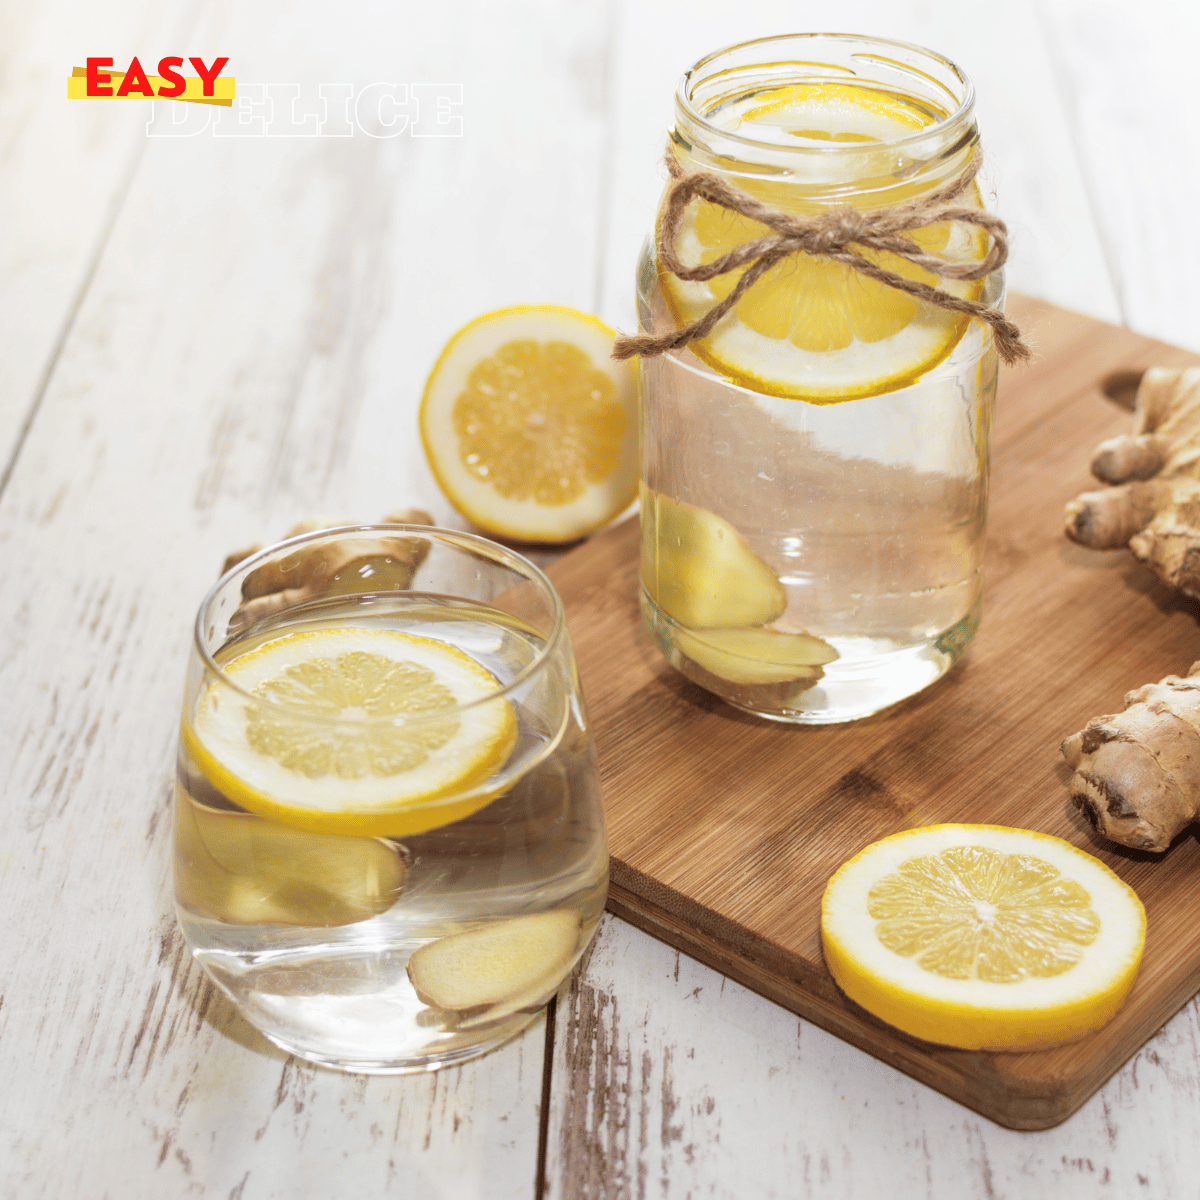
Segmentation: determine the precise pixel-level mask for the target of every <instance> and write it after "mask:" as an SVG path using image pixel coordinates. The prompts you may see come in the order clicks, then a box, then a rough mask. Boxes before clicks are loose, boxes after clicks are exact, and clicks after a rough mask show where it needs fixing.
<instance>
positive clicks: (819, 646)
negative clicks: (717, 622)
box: [671, 629, 838, 683]
mask: <svg viewBox="0 0 1200 1200" xmlns="http://www.w3.org/2000/svg"><path fill="white" fill-rule="evenodd" d="M671 640H672V641H673V642H674V643H675V646H676V649H678V650H679V652H680V653H681V654H686V655H687V657H688V658H690V659H691V660H692V661H693V662H695V663H697V664H699V665H700V666H701V667H703V668H704V669H705V670H706V671H709V672H711V673H712V674H713V675H716V676H718V677H719V678H721V679H727V680H728V681H729V682H730V683H787V682H789V681H790V680H801V679H812V680H813V681H814V682H815V681H816V680H817V679H819V678H820V677H821V673H822V672H821V668H822V667H824V666H826V665H827V664H828V663H831V662H833V661H834V660H835V659H836V658H837V657H838V652H837V651H836V650H835V649H834V648H833V647H832V646H831V645H830V644H829V643H828V642H826V641H822V640H821V639H820V638H816V637H813V636H812V635H811V634H807V633H784V632H782V631H781V630H778V629H673V630H672V631H671Z"/></svg>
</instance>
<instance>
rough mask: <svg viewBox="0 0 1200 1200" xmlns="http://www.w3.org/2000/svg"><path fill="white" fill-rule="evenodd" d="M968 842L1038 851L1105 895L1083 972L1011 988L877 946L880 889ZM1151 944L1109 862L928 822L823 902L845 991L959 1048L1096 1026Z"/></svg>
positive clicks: (1004, 1044) (988, 828)
mask: <svg viewBox="0 0 1200 1200" xmlns="http://www.w3.org/2000/svg"><path fill="white" fill-rule="evenodd" d="M918 843H919V844H918ZM959 845H977V846H986V847H988V848H991V849H994V850H997V851H998V852H1000V853H1006V854H1016V853H1024V854H1031V855H1033V856H1034V857H1038V858H1041V859H1043V860H1044V861H1047V862H1049V863H1050V864H1051V865H1052V866H1055V867H1057V868H1058V869H1059V870H1060V871H1063V873H1064V874H1065V875H1068V877H1070V878H1073V879H1076V880H1077V881H1078V882H1080V883H1081V884H1082V885H1083V886H1084V888H1085V889H1087V890H1088V892H1089V894H1090V895H1092V896H1093V898H1094V899H1095V898H1098V899H1099V903H1098V904H1095V905H1094V907H1096V908H1098V909H1100V910H1102V911H1103V913H1104V916H1103V917H1102V925H1101V930H1100V933H1099V935H1098V936H1097V938H1096V940H1095V941H1094V942H1093V943H1092V944H1091V945H1090V946H1087V947H1085V948H1084V952H1083V956H1082V958H1081V960H1080V962H1079V963H1078V964H1077V965H1076V966H1075V967H1073V968H1072V969H1071V970H1070V971H1069V972H1067V973H1065V974H1064V975H1059V976H1054V977H1051V978H1049V979H1025V980H1021V981H1019V982H1017V983H1007V984H1006V983H994V982H990V981H987V980H980V979H970V980H955V979H946V978H944V977H942V976H938V975H934V974H932V973H930V972H928V971H925V970H924V969H923V968H921V967H919V966H918V965H917V964H916V963H915V962H914V961H913V960H912V959H908V958H905V957H903V956H901V955H899V954H895V953H893V952H892V951H890V950H888V949H887V948H886V947H884V946H883V945H882V944H881V943H880V942H879V940H878V937H877V936H876V934H875V921H874V919H873V918H872V917H871V916H870V914H869V913H868V912H867V906H866V895H867V892H868V891H869V889H870V886H871V884H872V883H873V882H874V881H875V880H877V879H879V878H881V877H882V876H884V875H886V874H889V873H891V872H892V871H893V870H895V869H897V868H898V867H899V865H900V864H901V863H902V862H904V861H905V860H907V859H908V858H911V857H913V856H915V855H918V854H937V853H939V852H940V851H942V850H945V849H949V848H950V847H952V846H959ZM1064 868H1067V869H1066V870H1064ZM1145 936H1146V914H1145V909H1144V908H1143V906H1142V904H1141V901H1140V900H1139V899H1138V897H1137V894H1136V893H1135V892H1134V891H1133V889H1132V888H1130V887H1129V885H1128V884H1126V883H1125V882H1124V881H1122V880H1121V879H1120V878H1119V877H1118V876H1117V875H1116V874H1115V873H1114V872H1113V871H1112V870H1111V869H1110V868H1109V867H1107V866H1106V865H1105V864H1104V863H1102V862H1100V860H1099V859H1097V858H1094V857H1093V856H1092V855H1090V854H1087V853H1086V852H1085V851H1082V850H1079V849H1078V848H1076V847H1074V846H1072V845H1071V844H1070V843H1069V842H1066V841H1063V840H1062V839H1061V838H1056V837H1053V836H1052V835H1050V834H1042V833H1035V832H1033V831H1030V830H1016V829H1010V828H1007V827H1004V826H995V825H937V826H924V827H921V828H918V829H913V830H907V831H905V832H904V833H901V834H896V835H894V836H893V837H890V838H884V839H883V840H882V841H880V842H875V843H873V844H872V845H870V846H868V847H867V848H866V849H864V850H863V851H861V852H860V853H859V854H858V855H856V856H855V857H854V858H852V859H850V860H849V861H848V862H846V863H844V864H843V865H842V866H841V867H840V868H839V869H838V871H837V872H835V874H834V875H833V877H832V878H831V879H830V881H829V884H828V886H827V887H826V889H825V895H824V897H823V898H822V902H821V942H822V949H823V952H824V955H825V961H826V964H827V966H828V967H829V971H830V974H831V975H832V976H833V978H834V981H835V982H836V983H837V985H838V986H839V987H840V988H841V989H842V991H843V992H845V993H846V995H847V996H849V998H850V999H851V1000H853V1001H854V1002H855V1003H856V1004H858V1005H860V1006H861V1007H862V1008H864V1009H866V1010H867V1011H868V1012H870V1013H872V1014H873V1015H874V1016H876V1017H878V1018H879V1019H881V1020H883V1021H886V1022H887V1023H888V1024H889V1025H893V1026H895V1027H896V1028H898V1029H900V1030H902V1031H903V1032H905V1033H908V1034H911V1035H912V1036H914V1037H918V1038H922V1039H923V1040H925V1041H929V1042H934V1043H939V1044H942V1045H951V1046H956V1047H959V1048H961V1049H972V1050H1008V1051H1018V1050H1034V1049H1041V1048H1045V1047H1048V1046H1053V1045H1059V1044H1061V1043H1064V1042H1068V1041H1072V1040H1076V1039H1078V1038H1080V1037H1083V1036H1085V1035H1087V1034H1088V1033H1090V1032H1092V1031H1093V1030H1095V1029H1098V1028H1099V1027H1100V1026H1101V1025H1104V1024H1105V1023H1106V1022H1107V1021H1109V1020H1111V1019H1112V1017H1113V1016H1114V1015H1115V1014H1116V1012H1117V1011H1118V1010H1119V1009H1120V1007H1121V1005H1122V1004H1123V1003H1124V1001H1125V999H1126V997H1127V995H1128V993H1129V990H1130V989H1131V988H1132V987H1133V984H1134V982H1135V980H1136V978H1137V973H1138V969H1139V966H1140V964H1141V959H1142V952H1143V949H1144V946H1145ZM850 947H856V948H862V949H860V950H859V952H857V953H856V952H854V951H852V950H851V949H850Z"/></svg>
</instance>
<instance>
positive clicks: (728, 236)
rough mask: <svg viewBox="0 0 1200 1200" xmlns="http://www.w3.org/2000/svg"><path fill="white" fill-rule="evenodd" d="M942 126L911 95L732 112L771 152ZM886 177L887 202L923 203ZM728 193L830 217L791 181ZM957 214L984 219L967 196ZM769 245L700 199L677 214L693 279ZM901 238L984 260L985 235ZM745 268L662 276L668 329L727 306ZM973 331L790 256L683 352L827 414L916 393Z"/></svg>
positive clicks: (824, 95) (831, 96) (803, 96)
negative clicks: (798, 194)
mask: <svg viewBox="0 0 1200 1200" xmlns="http://www.w3.org/2000/svg"><path fill="white" fill-rule="evenodd" d="M940 115H944V114H938V113H935V112H934V111H932V110H931V109H927V108H925V107H924V106H920V105H917V104H915V103H914V102H913V101H911V100H910V99H908V98H906V97H900V96H894V95H892V94H890V93H888V92H885V91H882V90H879V89H874V88H868V87H863V86H861V85H858V84H849V83H837V84H796V85H790V86H788V87H783V88H779V89H776V90H775V91H774V92H771V93H768V94H767V95H766V96H759V97H756V103H755V107H753V108H749V109H747V110H745V111H742V112H741V113H740V123H739V124H737V125H736V131H737V132H741V133H743V134H746V135H749V136H753V137H755V138H756V139H762V138H765V139H766V140H769V141H775V142H777V143H779V144H790V145H793V146H795V145H811V146H816V147H827V148H829V149H831V150H832V149H834V147H835V144H844V143H852V144H854V145H867V146H869V145H870V144H871V143H882V142H884V141H886V140H890V139H895V138H897V137H907V136H911V135H913V134H916V133H919V132H920V130H921V129H922V128H924V127H925V126H927V125H930V124H932V123H933V122H934V121H935V120H937V119H938V117H939V116H940ZM835 152H836V150H835ZM880 153H881V155H882V154H883V153H884V151H883V149H882V148H881V152H880ZM888 161H889V163H890V165H882V166H881V168H880V169H881V170H883V171H885V172H889V173H890V172H891V171H894V159H889V160H888ZM963 165H964V166H965V165H966V164H965V162H964V164H963ZM884 179H885V180H886V182H885V183H884V184H883V185H882V186H883V187H884V191H883V194H884V195H885V196H886V198H887V199H886V203H888V204H894V203H898V202H901V201H907V200H912V199H915V198H917V197H918V196H919V195H920V193H919V192H916V191H914V190H913V189H912V188H911V187H906V186H904V185H903V183H902V182H901V180H900V179H898V178H896V177H895V176H894V175H890V174H889V175H886V176H885V177H884ZM735 182H736V183H737V186H739V187H740V188H741V189H742V190H744V191H746V192H749V193H751V194H753V195H755V196H756V197H758V198H759V199H761V200H763V201H766V202H768V203H772V204H775V205H778V206H781V207H784V208H786V209H789V210H791V211H795V212H796V213H797V214H798V215H803V216H813V215H816V214H818V213H819V212H821V211H823V210H824V207H825V206H821V205H817V204H815V203H811V202H810V203H808V204H807V205H806V204H804V203H803V202H802V201H798V200H797V199H796V198H795V196H794V193H795V191H796V190H797V189H796V188H795V187H794V186H791V185H789V184H787V183H786V182H774V181H766V182H764V181H762V180H758V179H740V178H739V179H737V180H735ZM848 182H851V181H848ZM874 182H875V183H879V182H880V181H878V180H877V181H874ZM864 196H865V189H864V191H862V192H855V191H854V190H853V189H852V188H850V187H848V188H847V196H846V202H847V203H849V204H851V205H854V206H857V207H863V206H864ZM876 203H877V204H878V203H879V202H878V201H877V202H876ZM955 203H957V204H959V205H961V206H963V207H977V208H981V207H982V199H981V197H980V194H979V189H978V187H977V186H976V184H974V183H972V184H971V185H970V187H969V188H968V189H967V191H966V192H965V193H964V194H963V195H962V196H961V197H959V198H958V200H957V201H955ZM772 233H773V231H772V230H771V229H769V228H768V227H767V226H765V225H763V224H761V223H760V222H758V221H753V220H751V219H750V218H748V217H744V216H742V215H741V214H739V213H736V212H733V211H731V210H729V209H726V208H723V207H721V206H720V205H717V204H713V203H711V202H709V201H706V200H695V201H693V202H692V203H691V204H690V205H689V206H688V209H687V211H686V212H685V214H684V217H683V223H682V226H681V229H680V233H679V237H678V240H677V244H676V249H677V252H678V254H679V257H680V258H681V259H682V261H683V262H684V264H685V265H686V266H689V267H694V266H698V265H700V264H701V263H709V262H713V261H714V260H715V259H718V258H720V257H722V256H723V255H725V254H728V253H729V252H730V251H731V250H734V249H735V248H736V247H738V246H740V245H742V244H743V243H745V242H749V241H752V240H754V239H757V238H760V237H766V236H770V235H772ZM907 236H908V237H909V238H910V239H911V240H912V241H913V242H915V243H916V244H917V245H918V246H919V247H920V248H921V249H922V250H924V251H926V252H927V253H936V254H938V255H939V256H941V257H944V258H946V259H949V260H951V261H953V262H957V263H968V262H979V261H981V260H982V259H983V258H984V257H985V255H986V253H987V237H986V235H985V234H984V233H983V232H982V231H980V230H979V229H977V228H976V227H975V226H971V225H964V224H962V223H961V222H956V223H947V222H943V223H940V224H936V225H930V226H927V227H926V228H924V229H917V230H913V231H911V232H910V233H909V234H908V235H907ZM860 253H861V254H862V256H863V257H864V258H867V259H869V260H871V261H872V262H874V263H875V264H877V265H878V266H880V267H882V268H884V269H885V270H888V271H891V272H893V273H895V274H897V275H900V276H902V277H904V278H906V279H912V280H916V281H919V282H921V283H925V284H928V285H929V286H931V287H937V288H940V289H941V290H943V291H946V292H949V293H950V294H951V295H954V296H957V297H959V298H961V299H970V300H978V299H979V297H980V296H981V295H982V293H983V283H982V282H981V281H965V280H954V279H943V278H941V277H939V276H936V275H934V274H932V273H931V272H929V271H927V270H925V269H924V268H923V267H918V266H915V265H913V264H912V263H909V262H907V261H906V260H905V259H902V258H899V257H897V256H896V255H894V254H891V253H887V252H874V251H869V250H865V249H864V250H860ZM743 270H744V268H740V269H737V270H734V271H730V272H728V273H726V274H724V275H719V276H716V277H715V278H713V279H711V280H708V281H705V282H688V281H685V280H682V279H679V278H677V277H676V276H675V275H673V274H671V272H669V271H667V270H666V269H665V268H661V267H660V272H659V277H660V281H661V285H662V289H663V293H664V297H665V300H666V303H667V307H668V309H669V311H670V314H671V316H672V318H673V319H674V320H675V322H676V324H677V325H679V326H682V325H684V324H686V323H688V322H690V321H693V320H696V319H697V318H699V317H701V316H703V315H704V314H705V313H706V312H708V310H709V309H710V308H712V306H713V305H714V304H716V303H717V302H719V301H720V300H723V299H724V298H725V297H726V296H728V295H729V294H730V293H731V292H732V291H733V289H734V287H735V286H736V284H737V281H738V279H739V278H740V277H741V274H742V271H743ZM968 322H969V318H968V317H967V316H965V315H964V314H961V313H956V312H951V311H949V310H946V309H941V308H937V307H935V306H933V305H931V304H927V303H925V302H924V301H921V300H918V299H917V298H916V297H914V296H910V295H908V294H907V293H905V292H902V291H898V290H897V289H895V288H891V287H888V286H887V285H886V284H883V283H879V282H877V281H876V280H873V279H870V278H868V277H867V276H865V275H863V274H862V273H860V272H858V271H856V270H854V269H853V268H852V267H849V266H846V265H843V264H842V263H839V262H835V261H833V260H832V259H827V258H816V257H810V256H808V255H804V254H793V255H790V256H788V257H787V258H785V259H783V260H781V261H780V262H778V263H776V264H775V265H774V266H773V267H771V268H770V269H769V270H768V271H767V272H766V273H765V274H764V275H763V276H762V277H761V278H760V279H759V280H758V281H757V282H756V283H755V284H754V285H753V286H752V287H751V288H750V289H749V290H748V291H747V292H746V294H745V295H744V296H743V297H742V298H741V299H740V300H739V301H738V303H737V304H736V305H735V306H734V308H733V310H732V311H731V312H730V313H728V314H726V316H725V317H723V318H722V319H721V321H719V322H718V324H717V326H716V328H715V329H714V330H713V332H712V333H711V334H710V335H709V336H708V337H706V338H703V339H700V340H698V341H695V342H692V343H691V345H690V347H689V348H690V349H691V350H692V351H693V353H695V354H696V355H697V356H698V357H699V358H700V359H701V360H702V361H703V362H705V363H706V364H707V365H708V366H710V367H712V369H713V370H715V371H717V372H718V373H720V374H721V375H724V376H725V377H726V378H728V379H730V380H731V381H733V382H734V383H737V384H740V385H742V386H744V387H748V388H752V389H753V390H755V391H758V392H764V393H767V394H769V395H773V396H784V397H793V398H796V399H803V400H807V401H809V402H811V403H815V404H834V403H838V402H840V401H843V400H853V399H858V398H860V397H863V396H874V395H879V394H881V393H883V392H889V391H893V390H895V389H897V388H901V387H906V386H908V385H909V384H911V383H913V382H915V381H916V380H917V379H919V378H920V377H921V376H922V375H924V374H925V373H926V372H928V371H929V370H931V369H932V368H933V367H935V366H936V365H937V364H938V363H940V362H941V361H942V360H943V359H945V358H946V357H947V356H948V355H949V354H950V352H951V351H952V350H953V349H954V347H955V346H956V345H957V344H958V343H959V341H960V340H961V339H962V337H963V334H964V333H965V331H966V328H967V325H968Z"/></svg>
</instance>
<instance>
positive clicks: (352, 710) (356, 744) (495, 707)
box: [183, 628, 517, 837]
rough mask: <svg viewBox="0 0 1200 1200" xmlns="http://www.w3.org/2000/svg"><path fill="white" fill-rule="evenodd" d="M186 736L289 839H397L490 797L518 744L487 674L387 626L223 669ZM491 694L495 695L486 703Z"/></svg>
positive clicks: (223, 786)
mask: <svg viewBox="0 0 1200 1200" xmlns="http://www.w3.org/2000/svg"><path fill="white" fill-rule="evenodd" d="M222 667H223V669H224V671H225V674H226V676H227V677H228V678H229V679H230V680H232V681H233V683H234V684H235V685H237V688H238V689H239V690H238V691H235V690H234V689H233V688H230V687H228V686H227V685H225V684H223V683H221V682H214V683H212V684H210V685H209V686H208V687H207V689H205V690H204V691H203V692H201V694H200V698H199V700H198V701H197V704H196V709H195V712H194V715H193V718H192V720H191V722H188V721H185V722H184V725H183V737H184V739H185V743H186V746H187V749H188V750H189V752H190V753H191V754H192V756H193V758H194V759H195V761H196V764H197V766H198V767H199V769H200V771H201V772H202V773H203V774H204V775H205V776H206V777H207V779H208V780H209V782H210V783H212V784H213V785H214V786H215V787H216V788H217V789H218V790H219V791H220V792H222V793H223V794H224V795H225V796H226V797H228V798H229V799H230V800H232V801H233V802H234V803H235V804H238V805H240V806H241V807H243V808H245V809H247V810H248V811H250V812H252V813H257V814H258V815H260V816H264V817H270V818H273V819H275V820H278V821H281V822H282V823H284V824H285V825H290V826H292V827H294V828H297V829H308V830H312V831H315V832H320V833H343V834H359V835H369V836H378V837H386V836H401V835H406V834H412V833H418V832H421V831H423V830H425V829H431V828H434V827H436V826H439V825H445V824H448V823H449V822H451V821H456V820H459V819H461V818H462V817H465V816H468V815H469V814H470V813H472V812H475V811H477V810H478V809H480V808H482V807H483V806H484V805H485V804H487V803H488V802H489V801H490V800H491V799H492V798H493V797H494V794H495V793H494V789H492V790H489V788H488V787H487V786H486V784H487V782H488V780H490V779H491V778H492V777H493V776H494V775H495V774H496V773H497V772H498V771H499V770H500V768H501V767H502V766H503V765H504V763H505V761H506V760H507V758H508V756H509V753H510V751H511V750H512V746H513V743H514V741H515V740H516V732H517V725H516V718H515V716H514V714H513V708H512V705H511V703H510V702H509V701H508V700H507V699H505V698H504V697H503V696H498V695H495V693H496V692H498V691H499V689H500V683H499V681H498V680H497V679H496V677H495V676H494V675H493V674H492V673H491V672H490V671H488V670H486V669H485V668H484V667H483V666H482V665H481V664H479V663H478V662H476V661H475V660H474V659H473V658H469V657H468V656H467V655H466V654H464V653H463V652H462V651H460V650H458V649H457V648H456V647H454V646H451V645H448V644H446V643H445V642H439V641H436V640H434V639H432V638H425V637H417V636H415V635H413V634H408V633H402V632H400V631H398V630H390V629H359V628H342V629H318V630H305V631H301V632H297V633H291V634H286V635H285V636H283V637H279V638H275V639H273V640H271V641H268V642H266V643H265V644H263V645H260V646H258V647H257V648H255V649H253V650H251V651H249V652H247V653H245V654H242V655H238V656H236V657H233V658H232V659H231V660H229V661H226V662H224V663H222ZM489 697H490V698H489Z"/></svg>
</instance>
